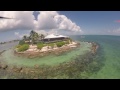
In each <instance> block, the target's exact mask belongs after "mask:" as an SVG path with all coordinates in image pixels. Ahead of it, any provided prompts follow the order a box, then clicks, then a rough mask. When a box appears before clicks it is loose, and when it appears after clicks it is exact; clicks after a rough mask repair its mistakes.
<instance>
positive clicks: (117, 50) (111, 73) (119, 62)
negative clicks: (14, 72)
mask: <svg viewBox="0 0 120 90" xmlns="http://www.w3.org/2000/svg"><path fill="white" fill-rule="evenodd" d="M71 38H72V39H74V40H78V41H89V42H96V43H98V44H99V45H100V49H99V51H98V53H97V56H96V58H94V60H96V61H97V62H98V63H100V67H99V69H98V70H96V71H92V72H90V74H89V73H87V72H82V75H84V76H86V77H87V78H89V79H120V36H109V35H85V38H81V36H71ZM87 50H89V49H88V48H87V46H85V44H82V49H77V50H75V51H72V52H69V53H65V54H62V55H60V56H57V57H56V56H48V57H45V58H42V59H41V60H39V61H38V60H37V58H36V60H35V61H33V62H32V63H30V61H28V60H27V59H23V58H22V57H14V56H13V55H11V54H10V52H11V51H10V50H7V52H5V53H3V56H5V57H4V58H6V62H7V63H9V64H13V62H14V64H17V65H21V64H22V63H23V61H25V62H24V65H28V66H33V65H34V64H36V61H37V63H41V64H45V63H46V62H47V64H48V65H54V64H56V63H60V62H64V61H70V60H74V58H76V56H77V55H78V54H81V55H82V53H83V52H86V51H87ZM8 57H10V58H8ZM11 58H12V62H11ZM20 58H22V59H23V60H21V61H20ZM43 59H44V61H42V60H43ZM16 60H19V62H18V61H16ZM48 60H49V61H50V62H48ZM51 60H53V61H51ZM56 60H58V61H56ZM28 63H29V64H28ZM92 65H93V64H92ZM88 69H89V68H88Z"/></svg>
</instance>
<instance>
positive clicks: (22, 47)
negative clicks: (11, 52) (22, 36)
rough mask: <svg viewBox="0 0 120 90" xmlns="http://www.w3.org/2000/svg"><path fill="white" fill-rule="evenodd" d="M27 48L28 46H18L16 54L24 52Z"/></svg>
mask: <svg viewBox="0 0 120 90" xmlns="http://www.w3.org/2000/svg"><path fill="white" fill-rule="evenodd" d="M28 48H29V45H28V44H23V45H21V46H19V48H18V52H22V51H26V50H27V49H28Z"/></svg>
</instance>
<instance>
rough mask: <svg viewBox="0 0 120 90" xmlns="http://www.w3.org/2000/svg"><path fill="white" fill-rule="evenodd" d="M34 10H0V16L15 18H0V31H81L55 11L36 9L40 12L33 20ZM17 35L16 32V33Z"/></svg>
mask: <svg viewBox="0 0 120 90" xmlns="http://www.w3.org/2000/svg"><path fill="white" fill-rule="evenodd" d="M33 12H34V11H0V16H4V17H9V18H15V19H9V20H0V31H5V30H31V29H34V30H48V29H49V30H51V29H57V30H68V31H74V32H78V31H79V32H81V31H82V30H81V28H80V27H79V26H78V25H76V23H75V22H72V21H71V20H70V19H69V18H67V17H66V16H65V15H60V14H59V13H58V12H57V11H38V12H39V13H40V14H38V16H37V20H35V16H34V15H33ZM16 35H17V33H16Z"/></svg>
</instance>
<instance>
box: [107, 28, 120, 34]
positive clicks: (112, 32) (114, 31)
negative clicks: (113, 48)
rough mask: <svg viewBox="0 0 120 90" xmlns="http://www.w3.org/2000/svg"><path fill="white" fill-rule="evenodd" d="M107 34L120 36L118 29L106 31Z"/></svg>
mask: <svg viewBox="0 0 120 90" xmlns="http://www.w3.org/2000/svg"><path fill="white" fill-rule="evenodd" d="M108 33H110V34H114V35H118V34H120V28H118V29H115V30H108Z"/></svg>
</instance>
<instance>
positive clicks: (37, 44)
mask: <svg viewBox="0 0 120 90" xmlns="http://www.w3.org/2000/svg"><path fill="white" fill-rule="evenodd" d="M79 46H80V43H79V42H76V41H73V40H72V39H71V38H70V37H68V36H64V35H58V34H49V35H47V36H45V35H43V34H38V33H37V32H35V31H33V30H32V31H31V32H30V35H29V36H28V37H27V36H24V37H23V39H22V40H21V41H20V42H19V44H18V45H17V46H16V48H15V51H14V53H15V54H16V55H18V56H21V55H22V56H26V57H28V58H33V57H37V56H39V57H42V56H46V55H49V54H55V55H59V54H61V53H63V52H67V51H70V50H72V49H74V48H77V47H79Z"/></svg>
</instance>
